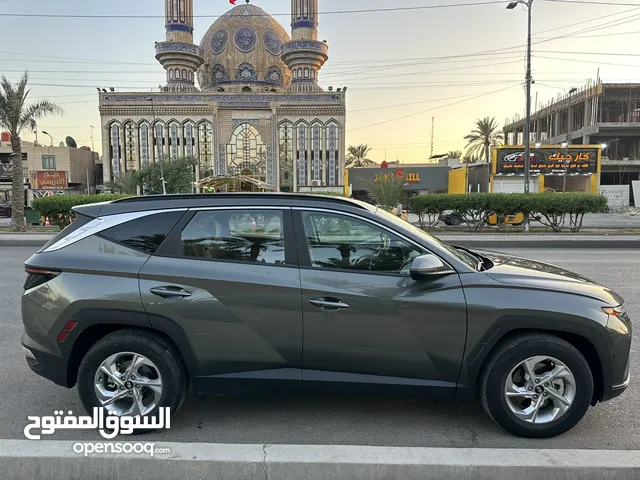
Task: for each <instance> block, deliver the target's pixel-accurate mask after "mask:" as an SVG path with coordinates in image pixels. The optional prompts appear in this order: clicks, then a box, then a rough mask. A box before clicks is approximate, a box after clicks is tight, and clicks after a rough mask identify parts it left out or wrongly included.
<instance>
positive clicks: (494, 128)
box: [464, 117, 504, 163]
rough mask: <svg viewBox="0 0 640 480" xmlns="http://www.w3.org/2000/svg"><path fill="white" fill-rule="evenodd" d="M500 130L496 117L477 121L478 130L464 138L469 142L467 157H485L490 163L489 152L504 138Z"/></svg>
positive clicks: (475, 129)
mask: <svg viewBox="0 0 640 480" xmlns="http://www.w3.org/2000/svg"><path fill="white" fill-rule="evenodd" d="M498 128H499V127H498V122H496V119H495V117H493V118H489V117H485V118H479V119H477V120H476V128H474V129H473V130H472V131H471V133H470V134H469V135H467V136H466V137H464V139H465V140H466V141H467V155H468V156H469V157H479V156H482V155H484V158H485V160H486V162H487V163H490V159H489V152H490V150H491V147H497V146H498V145H500V144H501V143H502V140H503V138H504V137H503V135H502V134H501V133H500V132H499V131H498Z"/></svg>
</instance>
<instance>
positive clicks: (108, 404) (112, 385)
mask: <svg viewBox="0 0 640 480" xmlns="http://www.w3.org/2000/svg"><path fill="white" fill-rule="evenodd" d="M186 392H187V373H186V370H185V367H184V364H183V362H182V359H181V358H180V356H179V354H178V353H177V352H176V350H175V348H174V347H173V346H172V345H171V344H169V343H168V342H167V341H166V340H165V339H163V338H162V337H159V336H157V335H154V334H152V333H148V332H144V331H137V330H121V331H117V332H114V333H111V334H109V335H107V336H105V337H104V338H102V339H101V340H99V341H98V342H97V343H96V344H95V345H93V346H92V347H91V348H90V349H89V351H88V352H87V354H86V355H85V357H84V358H83V359H82V362H81V363H80V368H79V370H78V393H79V395H80V399H81V400H82V404H83V406H84V408H85V409H86V410H87V412H88V413H90V414H91V413H92V411H93V407H102V408H104V409H105V410H106V411H107V412H105V413H110V412H112V413H113V414H115V415H118V416H132V417H135V416H138V415H140V416H142V417H147V416H149V417H153V416H156V415H157V413H158V411H159V409H160V407H169V408H170V409H171V415H173V414H175V413H176V412H177V411H178V409H179V408H180V406H181V405H182V403H183V401H184V399H185V397H186Z"/></svg>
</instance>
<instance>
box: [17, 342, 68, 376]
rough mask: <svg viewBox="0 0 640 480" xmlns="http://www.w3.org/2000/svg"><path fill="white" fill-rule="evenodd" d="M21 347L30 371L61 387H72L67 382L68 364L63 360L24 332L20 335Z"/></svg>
mask: <svg viewBox="0 0 640 480" xmlns="http://www.w3.org/2000/svg"><path fill="white" fill-rule="evenodd" d="M22 347H23V349H25V350H24V351H25V356H26V359H27V364H28V365H29V368H31V370H33V371H34V372H35V373H37V374H38V375H40V376H42V377H44V378H46V379H48V380H51V381H52V382H53V383H55V384H57V385H60V386H62V387H67V388H71V387H72V386H73V385H71V384H70V382H69V375H68V371H69V369H68V362H67V360H66V359H65V358H62V357H60V356H59V355H56V354H54V353H52V352H50V351H49V350H47V349H46V348H45V347H43V346H42V345H40V344H39V343H38V342H36V341H35V340H33V339H32V338H31V337H30V336H29V335H28V334H27V333H26V332H25V333H23V334H22Z"/></svg>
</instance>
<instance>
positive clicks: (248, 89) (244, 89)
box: [242, 87, 251, 92]
mask: <svg viewBox="0 0 640 480" xmlns="http://www.w3.org/2000/svg"><path fill="white" fill-rule="evenodd" d="M242 91H243V92H250V91H251V87H244V88H243V89H242Z"/></svg>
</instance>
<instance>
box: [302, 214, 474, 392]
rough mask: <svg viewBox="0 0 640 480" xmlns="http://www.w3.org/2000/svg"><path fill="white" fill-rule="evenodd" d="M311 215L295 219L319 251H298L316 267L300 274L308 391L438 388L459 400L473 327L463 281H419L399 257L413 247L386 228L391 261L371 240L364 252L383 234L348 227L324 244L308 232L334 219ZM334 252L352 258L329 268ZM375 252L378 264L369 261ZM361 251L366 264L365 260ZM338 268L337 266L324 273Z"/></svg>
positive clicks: (306, 239) (446, 278)
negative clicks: (330, 254) (468, 337)
mask: <svg viewBox="0 0 640 480" xmlns="http://www.w3.org/2000/svg"><path fill="white" fill-rule="evenodd" d="M305 213H306V212H301V213H297V215H296V219H297V221H296V235H297V236H298V237H301V238H302V239H303V240H304V241H299V247H300V248H303V249H304V250H308V249H309V246H308V245H309V244H311V245H312V252H311V255H310V256H309V254H308V252H305V251H302V252H299V255H300V258H301V262H303V263H304V262H309V264H308V265H307V266H303V267H302V268H301V271H300V278H301V286H302V308H303V325H304V352H303V361H302V364H303V380H304V387H305V389H307V388H310V389H315V388H322V389H326V388H330V389H340V390H354V389H355V390H368V391H374V392H378V393H382V392H383V391H384V390H393V391H399V392H407V393H408V392H413V391H416V390H423V389H425V388H434V389H440V390H442V392H443V394H445V395H453V393H454V389H455V388H454V387H455V385H456V381H457V377H458V374H459V371H460V362H461V360H462V355H463V350H464V343H465V336H466V329H467V312H466V303H465V298H464V293H463V290H462V285H461V282H460V278H459V276H458V275H457V274H450V275H443V276H438V277H434V278H433V279H430V280H422V281H414V280H412V279H411V277H410V276H409V274H408V272H409V265H404V261H403V260H402V259H401V258H400V257H402V255H403V253H401V250H403V251H404V252H405V253H404V255H406V253H407V251H409V250H410V249H411V248H412V245H411V244H407V245H405V246H402V245H401V243H402V242H404V240H402V239H399V238H396V237H394V236H393V235H388V232H385V231H383V230H382V229H381V230H380V234H383V236H385V238H384V239H383V240H382V242H381V243H380V245H381V248H383V249H384V252H385V253H384V255H385V256H384V259H383V260H380V261H379V259H380V256H379V254H380V252H379V251H376V248H375V245H374V244H373V243H371V242H370V241H368V240H367V241H366V242H365V243H366V245H364V247H363V243H362V242H363V238H369V239H374V238H375V237H376V235H373V234H369V235H368V236H367V235H365V234H364V233H363V232H365V229H364V228H360V226H359V225H352V226H351V227H349V226H346V227H345V226H344V223H342V225H343V226H342V227H341V228H342V229H343V232H346V233H344V235H345V236H344V237H343V238H342V239H341V240H336V238H337V237H336V235H337V234H335V233H332V234H331V235H332V237H331V242H332V243H333V247H331V246H329V245H327V244H326V243H325V244H323V238H329V237H328V236H327V235H326V234H323V232H318V231H315V232H313V234H311V235H309V234H308V232H309V229H310V228H313V225H314V224H318V223H322V224H325V225H330V224H331V223H332V221H331V219H330V218H322V219H321V222H315V221H309V220H310V219H309V218H308V215H305ZM338 216H339V215H338ZM312 220H317V219H312ZM305 223H306V225H307V229H306V230H305V229H304V225H305ZM335 223H336V224H338V223H340V222H335ZM374 228H379V227H377V226H375V227H374ZM349 235H350V236H349ZM330 248H333V249H334V250H335V251H339V252H345V251H347V252H350V253H347V254H342V256H341V255H340V254H338V255H337V257H338V258H337V259H335V260H331V262H327V261H326V257H327V255H328V249H330ZM371 252H373V258H375V259H378V260H373V261H372V260H370V255H371ZM388 252H391V253H388ZM361 253H362V255H363V256H366V258H367V260H366V261H364V262H363V261H361V258H360V255H361ZM417 253H418V254H419V253H423V252H417ZM305 255H306V259H305ZM367 255H368V256H367ZM334 256H335V255H334ZM319 257H321V258H319ZM331 263H333V265H334V266H337V267H338V268H327V267H323V266H326V265H330V264H331ZM409 263H410V262H409ZM312 264H313V265H315V267H311V265H312ZM403 265H404V266H403ZM363 266H364V267H363ZM363 268H366V271H364V270H363ZM381 269H382V270H384V269H393V270H394V271H389V272H388V273H385V272H384V271H380V270H381ZM347 270H348V271H347ZM396 270H397V271H396ZM318 300H324V301H328V302H329V306H325V304H320V306H318V305H317V303H318V302H317V301H318ZM312 302H313V303H312ZM337 302H342V304H343V305H340V304H337ZM344 304H346V305H348V308H347V307H345V306H344ZM331 305H335V306H336V307H341V308H336V309H333V308H331Z"/></svg>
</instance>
